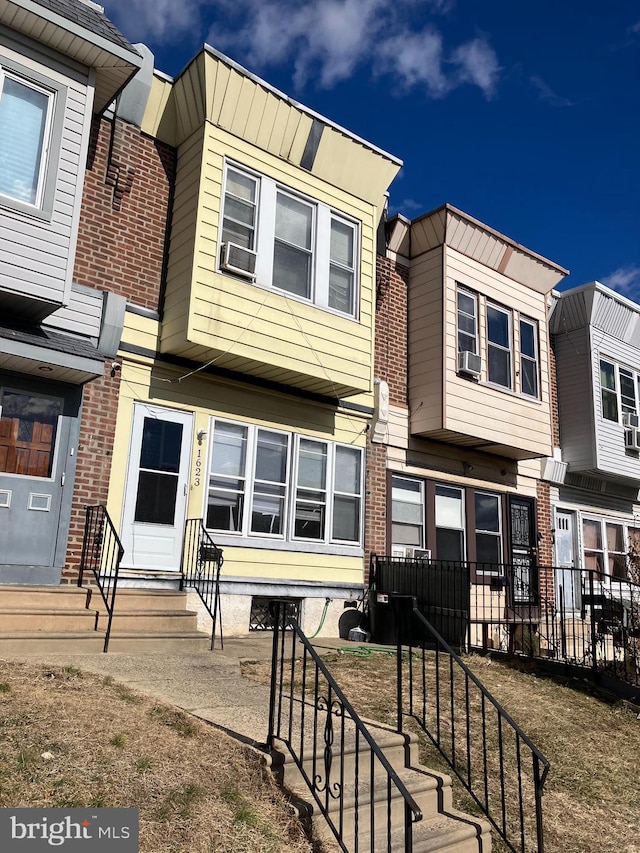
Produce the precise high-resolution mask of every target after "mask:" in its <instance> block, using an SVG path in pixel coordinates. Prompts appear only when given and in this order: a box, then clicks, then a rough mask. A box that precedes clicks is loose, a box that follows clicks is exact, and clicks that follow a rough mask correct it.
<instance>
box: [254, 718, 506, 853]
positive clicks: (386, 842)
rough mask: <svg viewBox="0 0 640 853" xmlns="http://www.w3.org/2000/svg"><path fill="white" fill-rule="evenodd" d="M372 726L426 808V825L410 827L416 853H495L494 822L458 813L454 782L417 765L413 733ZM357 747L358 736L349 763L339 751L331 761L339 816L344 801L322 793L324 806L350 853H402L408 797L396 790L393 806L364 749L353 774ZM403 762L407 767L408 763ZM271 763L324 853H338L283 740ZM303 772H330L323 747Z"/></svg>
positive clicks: (349, 745) (348, 751)
mask: <svg viewBox="0 0 640 853" xmlns="http://www.w3.org/2000/svg"><path fill="white" fill-rule="evenodd" d="M367 727H368V728H369V731H370V732H371V734H372V735H373V737H374V738H375V740H376V743H377V744H378V746H380V748H381V749H382V751H383V752H384V754H385V756H386V758H387V759H388V761H389V762H390V764H391V766H392V767H393V768H394V770H395V771H396V772H397V774H398V777H399V778H400V779H401V781H402V782H403V784H404V785H405V786H406V788H407V790H408V791H409V793H410V794H411V796H412V797H413V798H414V800H415V801H416V803H417V805H418V806H419V807H420V809H421V810H422V814H423V817H422V820H421V821H418V822H417V823H414V824H413V848H412V849H413V851H414V853H431V851H433V853H436V851H438V853H490V851H491V833H490V826H489V823H488V822H487V821H486V820H483V819H481V818H472V817H470V816H469V815H465V814H462V813H461V812H458V811H457V810H456V809H454V808H453V801H452V788H451V777H450V776H447V775H444V774H442V773H436V772H434V771H432V770H429V769H428V768H426V767H423V766H422V765H420V764H419V762H418V749H417V740H416V738H415V736H413V735H408V734H404V735H401V734H398V733H396V732H394V731H393V730H392V729H389V728H387V727H385V726H381V725H380V724H378V723H370V722H367ZM294 742H295V741H294ZM354 746H355V740H354V739H353V738H349V739H345V749H344V758H343V759H341V757H340V756H339V755H338V754H336V752H335V750H334V753H333V757H332V763H331V770H330V774H329V785H330V787H331V786H332V785H336V784H339V785H341V786H342V789H343V791H344V797H343V799H342V814H340V801H339V800H338V799H337V798H333V797H331V796H330V795H327V794H326V793H321V794H320V797H321V800H322V803H323V806H325V807H326V808H327V809H328V811H329V815H330V817H331V818H332V819H333V820H334V822H335V824H336V825H340V824H341V826H342V833H341V835H342V840H343V843H344V844H345V846H346V847H347V849H348V850H356V849H357V850H358V853H378V851H380V853H382V851H384V853H387V851H389V850H391V851H393V853H395V851H398V853H401V851H403V850H404V849H405V847H404V829H403V827H404V799H403V797H402V796H401V794H400V793H399V792H398V791H397V789H396V788H395V787H392V790H391V799H390V801H389V799H388V796H387V791H388V789H387V776H386V774H384V773H381V771H380V769H379V767H378V766H377V762H376V764H374V772H373V778H372V773H371V765H370V761H369V758H368V750H367V752H364V751H362V748H361V753H360V755H359V756H358V758H357V762H358V764H357V768H358V769H357V776H356V772H355V768H356V754H355V748H354ZM405 762H406V763H407V764H408V766H405ZM270 765H271V769H272V771H273V772H274V774H275V776H276V779H277V780H278V782H279V783H280V784H281V786H282V787H283V788H284V789H285V790H286V791H287V792H288V793H289V795H290V797H291V802H292V805H293V806H294V808H295V810H296V812H297V814H298V816H299V817H300V818H301V819H303V820H305V821H310V822H311V824H312V826H313V831H314V833H315V835H316V836H317V837H318V838H319V839H320V841H321V842H322V844H323V848H324V849H325V850H326V851H327V853H333V851H334V850H335V851H337V850H339V849H340V848H339V845H338V844H337V842H336V839H335V836H334V834H333V832H332V830H331V829H330V827H329V825H328V823H327V821H326V820H325V818H324V817H323V815H322V812H321V810H320V808H319V806H318V804H317V803H316V802H315V800H314V797H313V795H312V794H311V792H310V791H309V788H308V786H307V785H306V783H305V781H304V778H303V776H302V773H301V772H300V769H299V768H298V766H297V764H296V763H295V761H294V759H293V758H292V756H291V754H290V752H289V751H288V749H287V747H286V745H285V744H284V743H282V742H279V741H278V742H276V744H275V746H274V748H273V749H272V750H271V755H270ZM303 767H304V769H305V772H306V774H307V776H308V777H309V778H313V777H314V776H322V774H323V773H324V767H325V763H324V746H321V745H318V748H317V751H316V755H315V761H314V758H313V757H312V756H309V757H308V758H305V760H304V762H303ZM356 780H357V781H356ZM356 789H357V790H356ZM388 815H391V821H392V830H391V832H390V833H389V830H388V828H387V826H388V823H387V816H388ZM356 839H357V844H356Z"/></svg>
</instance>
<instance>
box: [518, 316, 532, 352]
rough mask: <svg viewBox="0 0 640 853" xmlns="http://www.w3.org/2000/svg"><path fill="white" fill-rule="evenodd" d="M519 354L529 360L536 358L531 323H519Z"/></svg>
mask: <svg viewBox="0 0 640 853" xmlns="http://www.w3.org/2000/svg"><path fill="white" fill-rule="evenodd" d="M520 352H521V353H522V355H528V356H529V357H530V358H535V357H536V335H535V329H534V327H533V326H532V325H531V323H525V322H524V321H523V322H521V323H520Z"/></svg>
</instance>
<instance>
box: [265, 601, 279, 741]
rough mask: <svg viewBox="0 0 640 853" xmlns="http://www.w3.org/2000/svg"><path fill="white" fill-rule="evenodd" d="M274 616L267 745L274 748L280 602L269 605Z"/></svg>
mask: <svg viewBox="0 0 640 853" xmlns="http://www.w3.org/2000/svg"><path fill="white" fill-rule="evenodd" d="M269 607H270V609H271V612H272V615H273V642H272V644H271V684H270V688H269V730H268V732H267V745H268V746H269V747H272V746H273V741H274V738H275V721H276V685H277V683H278V643H279V639H280V602H279V601H272V602H271V603H270V605H269Z"/></svg>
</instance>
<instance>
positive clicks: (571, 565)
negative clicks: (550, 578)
mask: <svg viewBox="0 0 640 853" xmlns="http://www.w3.org/2000/svg"><path fill="white" fill-rule="evenodd" d="M574 519H575V513H573V512H565V511H564V510H560V509H557V510H556V534H555V538H556V566H557V568H556V571H555V579H556V583H555V596H556V607H557V608H558V609H564V610H579V608H580V600H581V585H582V577H581V574H582V573H581V572H580V571H579V570H578V569H577V568H575V565H576V562H575V547H576V546H575V525H574Z"/></svg>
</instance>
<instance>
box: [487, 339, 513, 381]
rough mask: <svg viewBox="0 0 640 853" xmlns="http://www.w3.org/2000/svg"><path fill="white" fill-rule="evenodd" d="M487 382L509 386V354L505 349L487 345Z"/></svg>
mask: <svg viewBox="0 0 640 853" xmlns="http://www.w3.org/2000/svg"><path fill="white" fill-rule="evenodd" d="M489 382H495V383H496V385H503V386H504V387H505V388H511V356H510V353H509V352H508V351H507V350H502V349H496V347H492V346H490V347H489Z"/></svg>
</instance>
